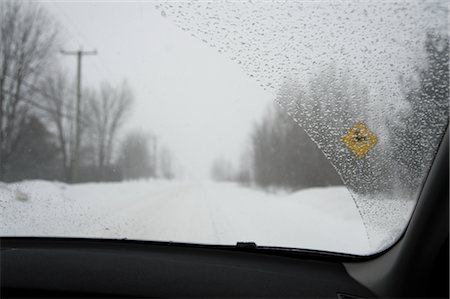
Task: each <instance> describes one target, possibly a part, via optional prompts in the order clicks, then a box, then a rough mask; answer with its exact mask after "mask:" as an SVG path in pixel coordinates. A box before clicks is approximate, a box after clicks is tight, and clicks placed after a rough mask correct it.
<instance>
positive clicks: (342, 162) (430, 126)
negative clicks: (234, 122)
mask: <svg viewBox="0 0 450 299" xmlns="http://www.w3.org/2000/svg"><path fill="white" fill-rule="evenodd" d="M448 43H449V40H448V36H447V35H443V34H441V33H437V32H431V33H428V34H427V36H426V40H425V45H424V52H425V54H426V55H425V59H424V60H423V61H420V62H419V63H420V64H419V65H418V66H417V69H418V71H417V73H415V74H413V75H411V76H410V78H407V79H405V78H403V77H401V76H399V80H398V81H399V85H400V86H401V90H402V95H401V97H402V101H401V103H400V105H398V106H399V107H400V106H402V105H403V107H404V108H402V109H398V107H394V108H395V109H392V107H391V109H389V110H386V111H384V114H383V116H382V117H381V118H380V117H378V118H374V117H373V115H374V112H376V111H378V110H379V109H380V106H376V105H377V103H374V102H373V99H372V98H371V95H370V93H369V89H368V88H367V87H366V86H365V85H364V84H362V83H361V82H360V81H359V80H358V79H357V78H355V77H354V76H351V73H350V71H348V70H345V69H343V68H339V67H338V66H336V65H330V66H328V67H325V68H323V69H322V70H320V71H319V72H318V73H317V74H316V75H315V76H312V77H311V78H310V80H309V81H308V82H306V84H305V83H303V84H301V83H299V82H297V81H295V80H292V81H287V83H286V84H284V85H283V86H282V87H281V88H280V90H279V92H278V97H277V101H278V103H279V104H280V106H281V107H280V106H278V105H275V106H273V107H272V106H271V107H269V108H268V110H267V113H266V114H265V115H264V116H263V118H262V120H261V121H260V122H259V123H257V124H256V125H255V126H254V129H253V131H252V134H251V136H250V138H249V139H250V142H249V145H248V148H247V149H246V150H245V152H244V153H243V157H242V159H241V162H240V163H239V164H240V165H238V167H235V168H233V167H232V165H231V162H230V161H227V160H226V159H224V158H220V159H217V160H216V161H215V163H214V164H213V167H212V169H211V174H212V177H213V178H214V179H216V180H221V181H237V182H241V183H245V184H251V185H257V186H259V187H263V188H271V187H275V188H287V189H292V190H297V189H302V188H307V187H315V186H327V185H336V184H341V183H342V182H345V183H346V185H347V186H348V187H349V188H350V189H351V190H352V191H354V192H356V193H362V194H371V193H372V194H373V193H376V192H385V193H389V192H394V193H396V194H398V192H402V193H403V194H411V195H416V194H417V190H418V188H419V187H420V186H421V184H422V180H423V178H424V177H425V176H426V173H427V171H428V169H429V166H430V165H431V162H432V160H433V157H434V155H435V151H434V150H433V149H436V148H437V147H438V145H439V143H440V141H441V139H440V138H439V137H440V136H437V134H440V133H441V132H443V131H444V130H445V127H446V126H447V124H448V110H449V44H448ZM388 101H389V100H388ZM378 105H379V104H378ZM392 105H393V106H396V105H397V103H392ZM359 120H363V121H364V122H366V123H367V124H368V126H369V127H372V128H377V130H378V132H382V135H380V141H379V144H378V145H377V146H376V147H375V148H374V149H373V154H372V153H371V154H369V155H367V157H365V158H362V159H357V158H355V156H354V155H353V154H352V153H351V152H350V151H349V150H348V149H347V148H345V146H344V144H343V143H342V140H341V137H342V136H343V135H344V134H345V133H346V132H347V130H348V129H349V128H351V127H352V126H353V125H354V124H355V123H356V122H357V121H359ZM306 132H307V133H306ZM312 140H313V141H314V142H313V141H312ZM319 148H320V150H319ZM325 155H326V157H327V158H325ZM332 165H334V166H335V167H336V169H337V170H338V172H339V175H338V173H337V172H336V170H335V168H334V167H333V166H332Z"/></svg>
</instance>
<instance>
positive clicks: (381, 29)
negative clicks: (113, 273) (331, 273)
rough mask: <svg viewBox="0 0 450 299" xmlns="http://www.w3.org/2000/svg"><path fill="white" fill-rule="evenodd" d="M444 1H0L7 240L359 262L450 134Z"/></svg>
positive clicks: (390, 236) (0, 159)
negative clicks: (280, 253)
mask: <svg viewBox="0 0 450 299" xmlns="http://www.w3.org/2000/svg"><path fill="white" fill-rule="evenodd" d="M447 24H448V6H447V3H446V2H445V1H429V2H422V1H381V0H380V1H374V2H370V3H369V2H360V1H341V2H334V1H332V2H328V1H287V2H278V1H273V2H272V1H262V2H259V1H246V2H234V1H231V2H228V1H221V2H206V1H201V2H198V1H195V2H194V1H192V2H191V1H162V2H154V1H151V2H128V3H125V2H95V1H91V2H85V1H80V2H77V1H70V2H58V1H31V2H27V1H1V2H0V207H1V210H0V211H1V226H0V235H1V236H54V237H87V238H113V239H124V238H126V239H138V240H152V241H173V242H187V243H201V244H219V245H234V244H236V243H237V242H255V243H256V244H257V245H259V246H271V247H285V248H299V249H313V250H323V251H331V252H340V253H348V254H357V255H370V254H374V253H377V252H379V251H381V250H383V249H386V248H388V247H389V246H391V245H392V244H393V243H394V242H395V241H396V240H397V239H398V238H399V237H400V236H401V234H402V232H403V231H404V229H405V228H406V226H407V224H408V221H409V219H410V217H411V214H412V211H413V209H414V207H415V204H416V202H417V199H418V196H419V193H420V190H421V187H422V184H423V182H424V180H425V178H426V175H427V173H428V171H429V169H430V166H431V164H432V161H433V158H434V156H435V154H436V151H437V149H438V147H439V144H440V142H441V139H442V136H443V134H444V132H445V130H446V128H447V125H448V104H449V76H448V75H449V70H448V68H449V64H448V58H449V48H448V28H447Z"/></svg>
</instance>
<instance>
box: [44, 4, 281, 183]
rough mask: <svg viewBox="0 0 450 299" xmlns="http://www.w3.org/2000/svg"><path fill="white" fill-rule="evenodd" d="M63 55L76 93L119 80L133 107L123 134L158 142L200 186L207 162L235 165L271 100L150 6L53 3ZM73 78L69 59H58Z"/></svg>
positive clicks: (234, 67)
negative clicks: (78, 71)
mask: <svg viewBox="0 0 450 299" xmlns="http://www.w3.org/2000/svg"><path fill="white" fill-rule="evenodd" d="M42 3H43V5H44V6H45V7H46V8H48V9H49V11H50V13H51V14H52V15H53V16H54V17H56V18H57V19H58V21H59V23H60V24H61V25H62V27H63V28H62V36H63V37H64V39H65V45H66V47H65V48H66V49H69V50H75V49H78V48H79V47H80V46H82V47H83V48H84V49H86V50H90V49H97V51H98V55H97V56H88V57H86V58H85V59H84V60H83V80H84V82H83V84H84V86H96V85H97V84H98V83H99V82H101V81H103V80H107V81H110V82H112V83H119V82H120V81H121V80H123V79H126V80H127V81H128V83H129V84H130V86H131V87H132V89H133V91H134V94H135V98H136V102H135V106H134V111H133V114H132V117H131V118H130V120H129V122H128V124H127V129H133V128H140V129H142V130H149V131H152V132H154V133H155V134H157V135H158V136H159V137H160V140H161V142H162V143H164V144H165V145H167V146H168V147H169V148H170V149H171V150H172V152H173V153H174V156H175V158H176V161H177V163H178V164H179V165H180V167H181V169H182V170H183V172H184V174H185V175H186V176H188V177H193V178H200V179H203V178H206V177H207V176H208V175H209V167H210V164H211V161H212V159H214V158H216V157H218V156H224V157H228V158H230V159H232V160H237V159H238V157H239V155H240V153H241V152H242V150H243V148H244V146H245V144H246V140H247V138H248V135H249V133H250V129H251V127H252V124H253V122H254V121H255V120H257V119H259V118H260V117H261V115H262V113H263V112H264V110H265V109H266V106H267V104H268V102H270V101H271V100H272V98H273V96H272V95H271V94H270V93H269V92H266V91H264V90H263V89H262V88H260V87H259V86H258V84H257V83H256V81H254V80H253V79H252V78H250V77H248V76H247V75H245V73H244V72H243V71H242V70H241V68H240V67H239V66H238V64H237V63H235V62H232V61H230V60H229V59H228V58H226V57H224V56H222V55H220V54H219V53H218V52H217V51H216V50H214V49H212V48H210V47H209V46H207V45H205V44H204V43H202V42H201V41H200V40H198V39H196V38H194V37H191V36H190V34H188V33H186V32H183V31H182V30H181V29H179V27H177V26H175V25H174V24H173V23H172V22H171V21H170V20H169V19H167V18H163V17H162V16H161V13H160V11H158V10H157V9H155V3H154V2H147V3H142V2H134V3H133V2H132V3H130V2H128V3H124V2H103V3H98V2H80V1H75V2H61V1H59V2H54V1H45V2H42ZM61 60H62V62H63V63H64V64H65V65H67V67H68V69H69V71H71V72H73V74H75V58H74V57H65V56H64V57H61Z"/></svg>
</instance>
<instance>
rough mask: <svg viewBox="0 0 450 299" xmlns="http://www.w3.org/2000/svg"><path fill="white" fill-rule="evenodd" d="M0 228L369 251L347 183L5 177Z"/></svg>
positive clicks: (3, 231) (15, 232) (6, 232)
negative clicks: (263, 186)
mask: <svg viewBox="0 0 450 299" xmlns="http://www.w3.org/2000/svg"><path fill="white" fill-rule="evenodd" d="M0 208H1V213H2V214H1V227H0V235H2V236H57V237H88V238H115V239H116V238H118V239H122V238H127V239H139V240H154V241H174V242H187V243H202V244H223V245H230V244H236V242H238V241H239V242H241V241H242V242H250V241H251V242H255V243H256V244H258V245H261V246H281V247H292V248H303V249H318V250H326V251H334V252H343V253H351V254H362V255H364V254H368V253H371V248H370V245H369V240H368V237H367V233H366V230H365V227H364V223H363V221H362V219H361V216H360V214H359V212H358V209H357V208H356V206H355V204H354V202H353V200H352V198H351V195H350V193H349V192H348V191H347V189H346V188H345V187H343V186H339V187H326V188H312V189H305V190H302V191H298V192H295V193H291V194H287V193H283V194H280V193H279V194H275V193H266V192H264V191H261V190H255V189H251V188H248V187H243V186H239V185H237V184H234V183H217V182H209V181H201V182H191V181H164V180H148V181H133V182H120V183H88V184H77V185H67V184H63V183H59V182H47V181H24V182H20V183H12V184H1V183H0Z"/></svg>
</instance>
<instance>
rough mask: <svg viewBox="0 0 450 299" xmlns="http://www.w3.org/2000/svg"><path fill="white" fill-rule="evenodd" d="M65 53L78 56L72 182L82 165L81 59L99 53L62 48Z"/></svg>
mask: <svg viewBox="0 0 450 299" xmlns="http://www.w3.org/2000/svg"><path fill="white" fill-rule="evenodd" d="M61 54H63V55H76V56H77V103H76V116H75V146H74V148H73V151H72V155H71V160H70V180H71V182H72V183H76V182H77V181H78V172H79V167H80V137H81V136H80V129H81V128H80V127H81V125H80V123H81V60H82V58H83V56H84V55H97V51H96V50H94V51H83V50H82V49H80V50H78V51H64V50H61Z"/></svg>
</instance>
